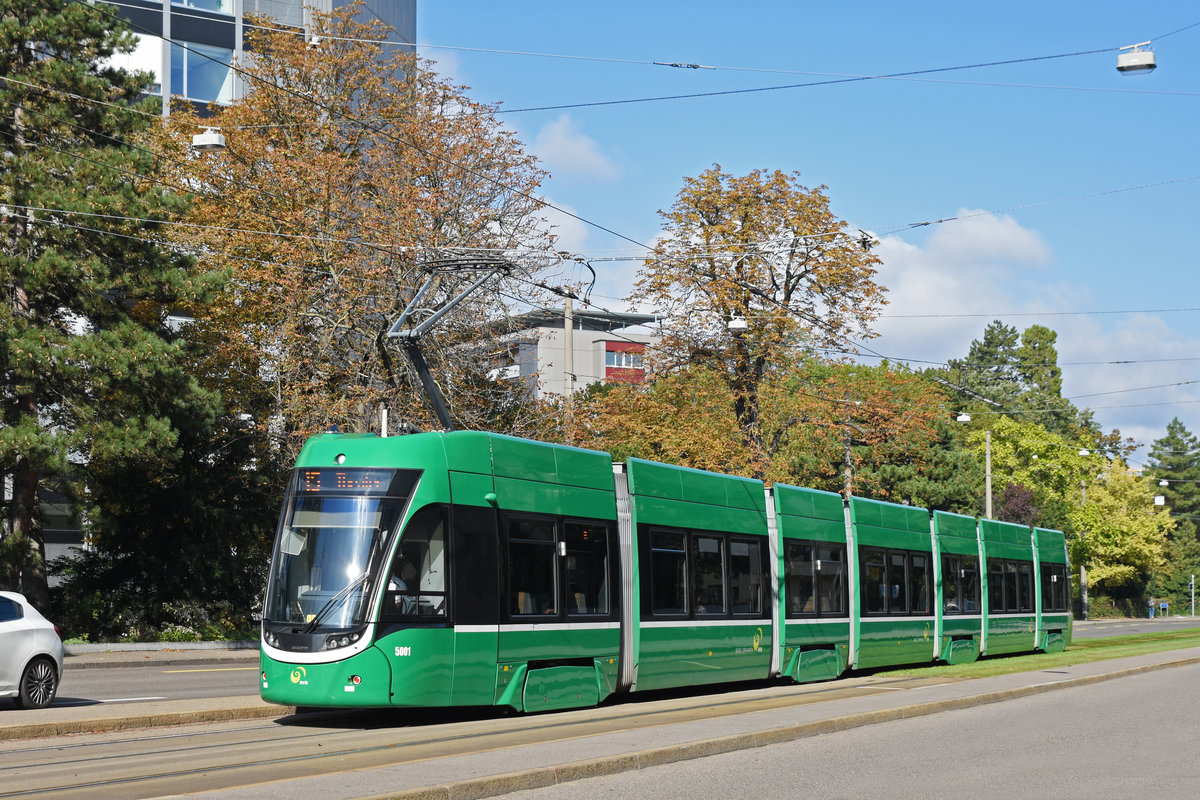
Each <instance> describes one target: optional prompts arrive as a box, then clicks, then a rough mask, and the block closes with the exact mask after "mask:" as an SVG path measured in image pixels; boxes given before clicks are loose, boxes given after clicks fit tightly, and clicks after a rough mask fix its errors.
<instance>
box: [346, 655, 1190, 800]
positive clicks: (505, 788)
mask: <svg viewBox="0 0 1200 800" xmlns="http://www.w3.org/2000/svg"><path fill="white" fill-rule="evenodd" d="M1198 663H1200V657H1196V658H1184V659H1179V660H1176V661H1167V662H1163V663H1160V664H1149V665H1146V666H1141V667H1130V668H1128V669H1122V670H1117V671H1115V672H1106V673H1100V674H1097V675H1085V676H1082V677H1079V678H1067V679H1064V680H1060V681H1049V682H1046V683H1036V684H1033V685H1030V686H1021V687H1017V688H1015V689H1002V690H999V691H994V692H986V693H984V694H979V695H971V696H968V697H959V698H954V699H951V700H936V701H933V702H929V703H918V704H915V705H910V706H900V707H897V708H889V709H883V710H881V711H866V712H862V713H858V714H848V715H846V716H842V717H834V718H833V719H826V720H818V721H815V722H803V723H797V724H795V725H785V726H783V727H779V728H770V729H768V730H765V731H755V732H752V733H738V734H733V735H730V736H719V737H716V738H713V739H702V740H700V741H696V742H688V743H685V744H677V745H671V746H669V747H659V748H654V749H651V750H643V751H641V752H638V753H624V754H621V755H615V756H604V757H601V758H596V759H588V760H584V761H573V762H569V763H566V764H558V765H556V766H552V767H537V768H534V769H527V770H520V771H517V772H509V773H506V774H503V775H489V776H485V777H480V778H470V779H467V780H461V781H454V782H452V783H443V784H438V785H435V786H424V787H421V788H418V789H404V790H401V791H396V792H386V793H384V794H375V795H365V796H363V797H360V798H359V799H358V800H479V798H484V797H495V796H497V795H502V794H508V793H510V792H520V791H525V790H528V789H542V788H545V787H548V786H556V785H558V784H560V783H569V782H571V781H577V780H583V779H584V778H596V777H601V776H605V775H616V774H618V773H621V772H632V771H634V770H639V769H646V768H647V767H656V766H660V765H662V764H671V763H675V762H678V761H689V760H691V759H696V758H704V757H706V756H713V755H719V754H721V753H730V752H734V751H737V750H748V749H750V748H754V747H765V746H766V745H771V744H783V743H785V742H792V741H796V740H797V739H805V738H808V737H810V736H820V735H821V734H826V733H836V732H838V731H844V730H850V729H852V728H860V727H863V726H866V725H875V724H877V723H880V722H895V721H897V720H902V719H911V718H914V717H923V716H927V715H929V714H938V713H941V712H943V711H955V710H959V709H963V708H973V707H975V706H984V705H989V704H991V703H999V702H1002V701H1004V700H1013V699H1017V698H1021V697H1029V696H1032V695H1037V694H1043V693H1046V692H1050V691H1054V690H1057V689H1069V688H1072V687H1075V686H1089V685H1091V684H1096V683H1102V682H1104V681H1109V680H1115V679H1117V678H1125V677H1128V676H1130V675H1137V674H1140V673H1146V672H1155V671H1158V670H1162V669H1172V668H1175V667H1183V666H1188V665H1191V664H1198Z"/></svg>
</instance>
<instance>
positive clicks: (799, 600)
mask: <svg viewBox="0 0 1200 800" xmlns="http://www.w3.org/2000/svg"><path fill="white" fill-rule="evenodd" d="M814 550H815V548H814V547H813V545H811V544H808V543H807V542H794V541H789V542H788V543H787V552H786V560H787V563H786V571H787V577H786V580H787V584H786V587H787V597H788V616H795V615H799V614H815V613H817V596H816V586H815V582H814V581H813V573H814V570H815V567H816V563H815V561H814V559H813V551H814Z"/></svg>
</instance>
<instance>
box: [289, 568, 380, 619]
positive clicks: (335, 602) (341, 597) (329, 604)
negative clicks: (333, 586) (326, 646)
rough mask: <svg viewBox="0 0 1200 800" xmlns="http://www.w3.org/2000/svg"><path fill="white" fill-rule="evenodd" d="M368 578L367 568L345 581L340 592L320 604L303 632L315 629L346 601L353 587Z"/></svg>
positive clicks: (363, 583) (363, 582) (361, 583)
mask: <svg viewBox="0 0 1200 800" xmlns="http://www.w3.org/2000/svg"><path fill="white" fill-rule="evenodd" d="M370 578H371V572H370V570H367V571H366V572H364V573H363V574H361V575H359V576H358V577H357V578H355V579H354V580H352V581H350V582H349V583H347V584H346V585H345V586H344V587H342V590H341V591H340V592H338V593H337V594H335V595H334V596H333V597H331V598H329V600H327V601H326V602H325V605H323V606H321V608H320V610H319V611H317V613H316V614H314V615H313V618H312V621H311V622H309V623H308V625H307V626H306V627H305V628H304V632H305V633H312V632H313V631H315V630H316V629H317V626H318V625H320V624H321V623H322V622H323V621H324V620H325V618H326V617H328V616H329V614H330V612H331V611H333V610H334V609H335V608H337V607H338V606H340V605H341V604H342V603H344V602H345V601H346V598H348V597H349V596H350V594H351V593H352V592H353V591H354V590H355V589H357V588H358V587H359V586H364V585H365V584H366V583H367V582H368V581H369V580H370Z"/></svg>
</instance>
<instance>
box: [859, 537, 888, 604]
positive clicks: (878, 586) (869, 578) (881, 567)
mask: <svg viewBox="0 0 1200 800" xmlns="http://www.w3.org/2000/svg"><path fill="white" fill-rule="evenodd" d="M886 563H887V562H886V560H885V558H884V551H883V550H864V551H863V594H864V595H865V597H864V603H863V605H864V606H865V607H866V609H867V613H868V614H886V613H887V611H888V602H887V593H888V580H887V568H886Z"/></svg>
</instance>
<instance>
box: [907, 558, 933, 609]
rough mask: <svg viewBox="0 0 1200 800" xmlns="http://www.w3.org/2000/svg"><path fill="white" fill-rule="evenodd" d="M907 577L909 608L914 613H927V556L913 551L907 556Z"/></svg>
mask: <svg viewBox="0 0 1200 800" xmlns="http://www.w3.org/2000/svg"><path fill="white" fill-rule="evenodd" d="M908 558H909V572H908V574H909V578H910V579H911V586H912V591H911V592H910V597H911V610H912V613H914V614H928V613H929V612H930V607H929V556H927V555H924V554H923V553H913V554H911V555H910V556H909V557H908Z"/></svg>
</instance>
